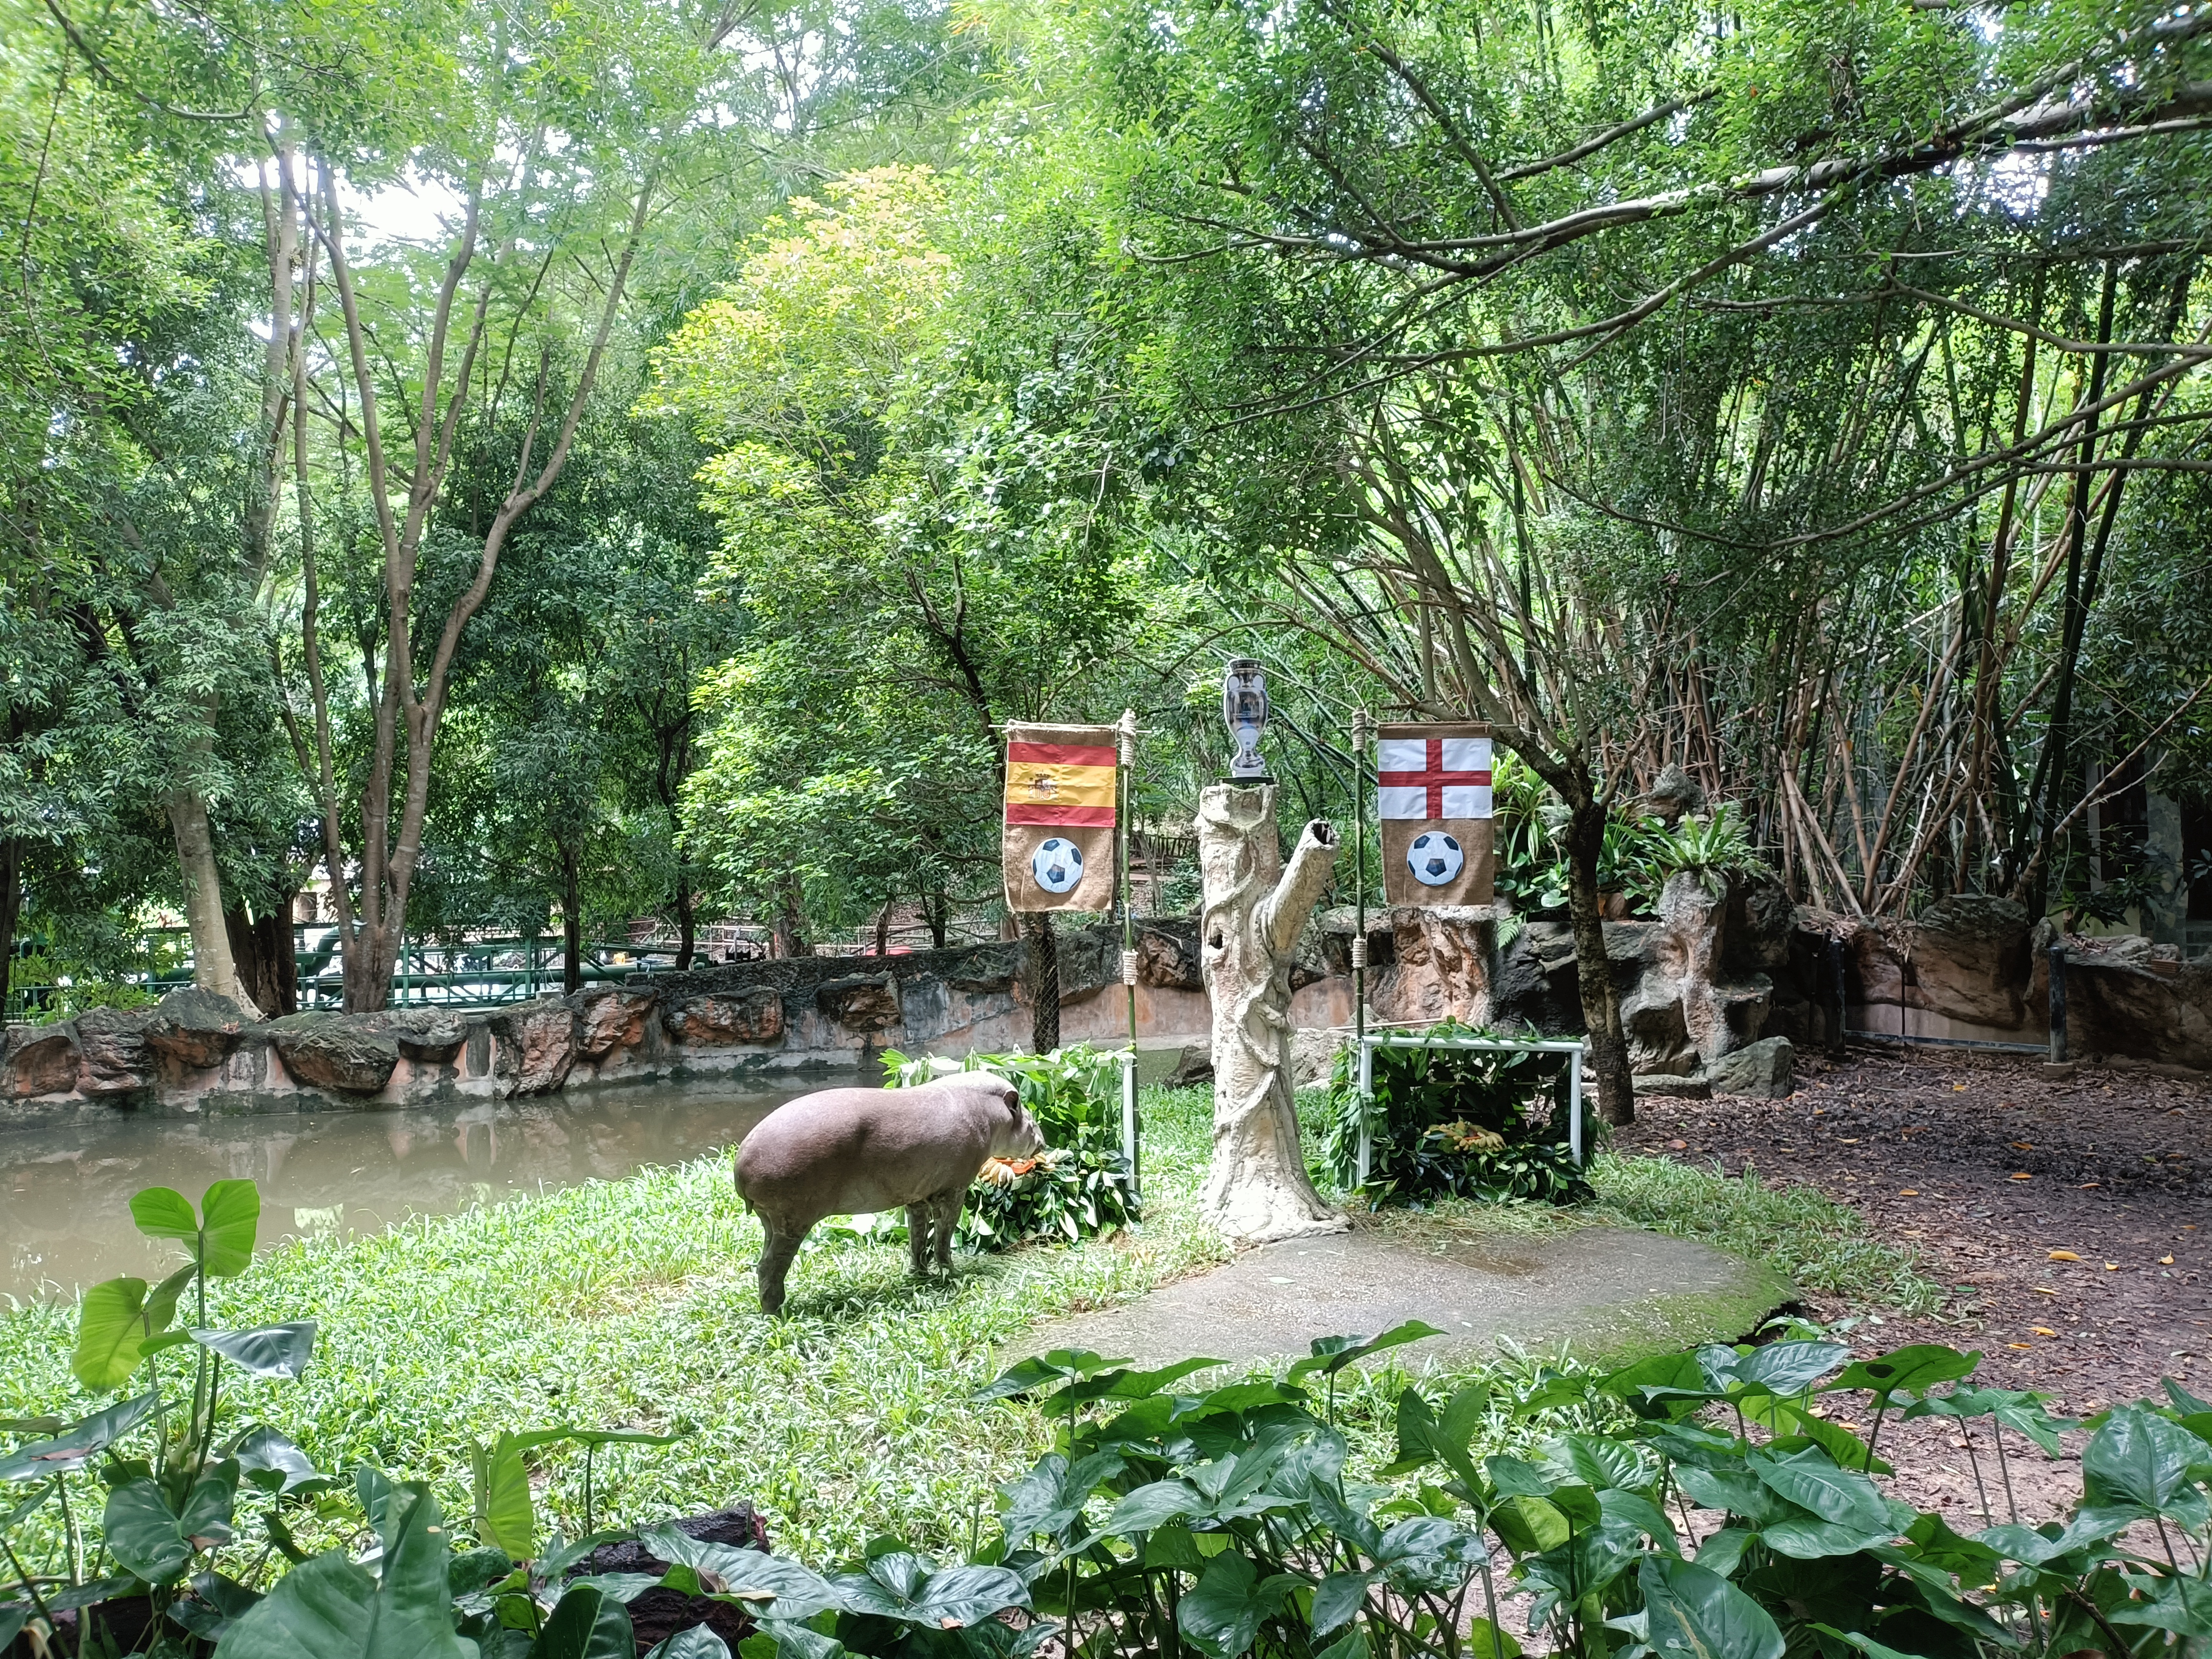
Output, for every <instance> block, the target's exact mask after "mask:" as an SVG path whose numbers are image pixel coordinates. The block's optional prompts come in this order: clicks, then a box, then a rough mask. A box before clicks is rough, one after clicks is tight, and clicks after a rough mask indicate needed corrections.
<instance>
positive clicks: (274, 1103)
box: [0, 876, 2212, 1122]
mask: <svg viewBox="0 0 2212 1659" xmlns="http://www.w3.org/2000/svg"><path fill="white" fill-rule="evenodd" d="M1357 926H1358V922H1357V920H1356V918H1355V915H1354V913H1353V912H1352V910H1351V908H1349V907H1338V908H1335V909H1333V910H1329V911H1327V912H1325V913H1323V914H1322V915H1321V916H1320V917H1318V918H1316V923H1315V926H1314V927H1312V928H1311V929H1310V931H1309V933H1308V934H1307V937H1306V939H1305V941H1304V944H1303V945H1302V946H1301V949H1300V952H1299V957H1298V961H1297V965H1296V967H1295V969H1293V972H1292V975H1291V984H1292V987H1293V990H1294V995H1293V998H1292V1001H1291V1018H1292V1020H1293V1022H1294V1023H1295V1024H1296V1025H1297V1027H1298V1028H1299V1029H1300V1030H1306V1031H1310V1032H1313V1033H1317V1034H1321V1036H1322V1038H1324V1039H1325V1040H1322V1041H1319V1042H1306V1043H1304V1045H1303V1046H1302V1048H1301V1050H1300V1066H1301V1075H1302V1076H1305V1075H1310V1074H1312V1073H1315V1072H1316V1071H1319V1070H1325V1068H1326V1066H1327V1063H1328V1054H1329V1053H1330V1052H1331V1051H1332V1050H1333V1048H1334V1046H1337V1045H1338V1044H1340V1042H1341V1041H1342V1037H1343V1034H1344V1032H1346V1030H1348V1029H1349V1027H1350V1026H1351V1024H1352V1014H1353V1005H1352V979H1351V943H1352V935H1353V933H1354V931H1355V929H1356V927H1357ZM1501 935H1503V937H1504V945H1503V946H1502V947H1501V945H1500V944H1499V939H1500V937H1501ZM2054 937H2055V935H2054V934H2052V933H2051V928H2050V924H2049V923H2047V922H2046V923H2042V924H2034V925H2032V924H2031V923H2030V921H2029V919H2028V917H2027V913H2026V911H2025V910H2024V909H2022V908H2021V907H2020V906H2018V905H2016V904H2011V903H2009V902H2008V901H2005V900H2002V899H1988V898H1982V897H1978V896H1969V897H1966V898H1960V899H1954V900H1951V901H1949V902H1947V903H1945V904H1942V905H1939V906H1937V907H1935V908H1932V909H1930V910H1929V911H1928V912H1927V913H1926V914H1925V915H1923V916H1922V917H1921V918H1920V919H1919V921H1917V922H1911V923H1882V924H1879V925H1877V924H1873V923H1869V922H1864V921H1856V920H1853V919H1850V918H1844V917H1838V916H1832V915H1826V914H1824V913H1821V912H1817V911H1813V910H1808V909H1805V908H1795V909H1793V908H1792V907H1791V906H1790V903H1789V902H1788V899H1787V897H1786V896H1785V895H1784V893H1783V892H1782V890H1781V889H1780V888H1779V887H1778V885H1776V884H1773V883H1772V882H1771V881H1758V880H1752V881H1745V880H1741V879H1735V880H1731V881H1730V882H1729V884H1727V886H1726V887H1725V889H1724V890H1720V891H1717V892H1712V891H1708V890H1706V889H1705V887H1704V886H1702V885H1701V884H1699V882H1698V881H1697V879H1696V878H1693V877H1689V876H1679V877H1677V878H1674V880H1673V881H1672V882H1670V883H1668V886H1667V888H1666V890H1665V891H1664V893H1663V894H1662V898H1661V902H1660V914H1659V915H1658V916H1657V917H1656V918H1654V919H1651V920H1648V921H1619V922H1607V924H1606V925H1605V941H1606V953H1607V959H1608V961H1609V963H1610V964H1611V967H1612V971H1613V983H1614V986H1615V988H1616V989H1617V991H1618V992H1619V994H1620V999H1621V1014H1622V1018H1623V1021H1624V1023H1625V1024H1626V1026H1627V1029H1628V1036H1629V1042H1630V1052H1631V1057H1632V1061H1633V1064H1634V1066H1635V1069H1636V1072H1637V1075H1638V1088H1639V1089H1643V1090H1644V1091H1647V1092H1668V1093H1675V1094H1684V1093H1687V1094H1698V1093H1703V1092H1706V1091H1711V1090H1716V1089H1717V1090H1722V1091H1726V1092H1730V1093H1773V1092H1787V1091H1788V1088H1789V1074H1790V1050H1791V1049H1792V1048H1805V1047H1808V1046H1811V1047H1822V1046H1828V1045H1830V1044H1832V1043H1833V1042H1835V1041H1836V1040H1837V1038H1838V1020H1839V1019H1840V1020H1841V1022H1842V1024H1843V1028H1844V1029H1846V1030H1872V1031H1876V1032H1884V1033H1901V1034H1903V1035H1905V1036H1922V1037H1929V1036H1936V1037H1944V1036H1952V1037H1968V1038H1985V1039H1995V1040H1997V1041H2002V1042H2023V1043H2040V1042H2044V1041H2045V1038H2046V1036H2047V1034H2048V1022H2047V1018H2046V1010H2047V1006H2048V996H2049V983H2048V969H2047V960H2048V956H2047V946H2048V945H2049V944H2050V943H2051V941H2052V939H2054ZM2065 944H2066V946H2067V959H2068V968H2067V999H2068V1026H2069V1046H2070V1048H2071V1051H2072V1053H2073V1054H2075V1055H2076V1056H2078V1057H2086V1058H2091V1059H2097V1058H2110V1059H2113V1060H2118V1061H2122V1062H2127V1061H2133V1062H2136V1063H2142V1064H2152V1065H2160V1066H2179V1067H2183V1068H2187V1069H2190V1070H2192V1071H2212V959H2199V960H2198V961H2196V962H2193V963H2184V962H2182V961H2180V960H2179V951H2177V950H2176V949H2175V947H2173V946H2172V945H2152V944H2151V943H2150V942H2149V941H2148V940H2145V939H2080V938H2071V937H2069V939H2066V941H2065ZM1059 945H1060V985H1061V993H1060V1000H1061V1007H1060V1034H1061V1038H1062V1040H1063V1041H1064V1042H1071V1043H1073V1042H1095V1043H1099V1044H1115V1043H1119V1042H1123V1041H1125V1040H1126V1036H1127V1030H1128V1003H1127V997H1126V994H1125V992H1124V990H1123V988H1122V986H1121V960H1120V958H1121V933H1120V930H1119V929H1118V928H1115V927H1091V928H1086V929H1083V930H1080V931H1077V932H1073V933H1067V934H1065V935H1063V936H1062V937H1061V939H1060V942H1059ZM1022 950H1023V947H1022V946H1021V945H1018V944H1011V943H1010V944H994V945H971V946H968V947H964V948H962V949H957V950H950V951H915V952H914V953H912V954H910V955H907V956H895V957H881V958H876V957H800V958H799V959H796V960H793V961H783V962H765V963H738V964H733V965H731V966H727V967H717V968H709V969H700V970H697V971H695V972H691V973H685V974H664V975H658V976H656V977H654V978H652V979H650V980H647V979H644V978H642V977H641V978H638V979H635V980H632V981H629V982H627V983H624V984H621V985H601V986H595V987H592V988H590V989H588V990H586V991H583V992H580V993H579V994H576V995H574V996H545V997H540V998H538V1000H536V1001H534V1002H528V1003H522V1004H519V1005H515V1006H508V1007H503V1008H498V1009H494V1010H489V1011H483V1012H447V1011H444V1010H441V1009H424V1008H410V1009H405V1010H401V1011H397V1012H391V1013H384V1014H365V1015H346V1014H337V1013H325V1012H313V1013H303V1014H294V1015H290V1016H289V1017H287V1018H283V1019H276V1020H270V1021H266V1022H263V1023H259V1024H250V1023H247V1022H246V1021H245V1020H244V1019H243V1018H241V1016H240V1011H239V1010H238V1008H237V1006H235V1005H234V1004H233V1003H231V1002H229V1001H228V1000H225V999H223V998H221V997H216V996H213V995H211V994H208V993H206V992H203V991H199V990H196V989H186V990H181V991H177V992H173V993H172V994H170V995H169V996H167V997H166V998H164V999H163V1000H161V1002H160V1003H159V1004H157V1005H155V1006H154V1007H152V1008H149V1009H140V1010H135V1011H131V1012H122V1011H118V1010H114V1009H95V1010H94V1011H92V1012H88V1013H86V1014H84V1015H82V1016H80V1017H79V1018H76V1019H74V1020H64V1021H62V1022H59V1023H58V1024H51V1025H43V1026H18V1027H14V1028H11V1029H10V1030H9V1031H8V1033H7V1036H6V1041H5V1043H4V1045H0V1122H4V1121H8V1120H9V1118H15V1119H18V1120H20V1119H21V1118H24V1117H26V1116H29V1115H40V1114H46V1113H63V1114H65V1113H68V1112H72V1111H77V1110H82V1109H88V1108H93V1107H100V1106H107V1107H119V1108H129V1109H137V1110H144V1111H153V1112H157V1113H166V1114H175V1115H187V1114H191V1113H197V1112H254V1111H295V1110H318V1109H325V1108H328V1107H331V1106H351V1107H377V1106H399V1105H407V1104H414V1103H430V1102H437V1101H449V1100H457V1099H470V1098H505V1097H513V1096H532V1095H549V1094H552V1093H555V1092H556V1091H562V1090H568V1089H584V1088H591V1087H597V1086H601V1085H623V1084H629V1083H647V1082H653V1081H658V1080H666V1081H671V1082H686V1081H696V1080H701V1079H714V1078H720V1077H727V1078H731V1079H738V1078H740V1077H746V1076H757V1077H762V1078H763V1079H765V1078H768V1077H773V1076H775V1075H779V1074H791V1073H801V1074H803V1073H850V1072H852V1071H853V1070H854V1068H856V1067H861V1066H867V1065H870V1064H872V1061H873V1060H874V1059H875V1057H876V1056H877V1055H878V1054H881V1053H882V1052H883V1051H884V1049H886V1048H901V1049H906V1050H908V1051H925V1050H926V1051H929V1052H933V1053H939V1054H965V1053H967V1052H969V1050H971V1049H1003V1048H1024V1047H1026V1046H1027V1044H1028V1041H1029V1034H1030V1010H1029V1007H1028V1005H1027V1002H1026V1000H1025V997H1024V992H1023V990H1022V986H1023V982H1024V976H1023V975H1022V972H1021V967H1022ZM1137 959H1138V986H1137V1029H1138V1036H1139V1042H1140V1043H1143V1044H1145V1045H1146V1046H1148V1047H1152V1046H1174V1045H1176V1044H1180V1043H1192V1044H1197V1045H1200V1048H1201V1052H1202V1045H1203V1043H1204V1042H1205V1033H1206V1030H1207V1027H1208V1019H1207V1009H1206V993H1205V990H1204V988H1203V986H1202V984H1201V982H1200V978H1199V969H1198V937H1197V928H1196V924H1195V923H1194V922H1193V921H1147V922H1146V923H1145V924H1143V926H1142V927H1141V928H1140V929H1139V935H1138V952H1137ZM1368 962H1369V969H1368V986H1367V989H1368V1012H1369V1018H1370V1021H1371V1022H1372V1023H1374V1024H1400V1025H1426V1024H1432V1023H1433V1022H1435V1021H1437V1020H1439V1019H1442V1018H1446V1017H1450V1018H1457V1019H1461V1020H1463V1021H1466V1022H1467V1023H1468V1024H1494V1025H1498V1026H1502V1027H1507V1028H1513V1029H1528V1028H1531V1027H1533V1028H1534V1029H1535V1030H1539V1031H1541V1032H1544V1033H1546V1034H1548V1035H1560V1036H1565V1035H1572V1034H1575V1033H1577V1032H1579V1031H1581V1030H1582V1029H1583V1020H1582V1006H1581V1001H1580V998H1579V994H1578V992H1577V975H1576V968H1575V959H1574V942H1573V939H1572V938H1571V935H1570V934H1569V933H1568V930H1567V927H1566V924H1565V922H1562V921H1549V920H1545V919H1541V918H1538V919H1534V920H1531V921H1525V922H1521V923H1519V924H1518V925H1516V924H1515V923H1514V921H1513V919H1512V918H1511V917H1510V915H1509V914H1508V913H1506V912H1505V911H1504V910H1503V909H1500V908H1486V909H1480V910H1413V909H1405V910H1396V911H1391V910H1378V911H1376V912H1374V913H1372V914H1370V916H1369V917H1368ZM1838 965H1839V966H1840V973H1838V971H1837V969H1838Z"/></svg>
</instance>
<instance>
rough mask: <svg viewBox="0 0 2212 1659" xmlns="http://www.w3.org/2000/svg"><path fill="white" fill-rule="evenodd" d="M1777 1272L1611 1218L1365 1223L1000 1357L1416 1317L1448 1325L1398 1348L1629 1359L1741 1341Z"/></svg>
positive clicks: (1133, 1355) (1213, 1350)
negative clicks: (1457, 1236)
mask: <svg viewBox="0 0 2212 1659" xmlns="http://www.w3.org/2000/svg"><path fill="white" fill-rule="evenodd" d="M1792 1294H1793V1293H1792V1291H1790V1286H1789V1285H1787V1284H1786V1283H1785V1282H1784V1280H1783V1279H1781V1278H1780V1277H1778V1275H1777V1274H1775V1273H1773V1272H1772V1271H1771V1270H1770V1269H1768V1268H1765V1267H1758V1266H1754V1265H1753V1264H1752V1263H1750V1262H1747V1261H1742V1260H1741V1259H1739V1258H1737V1257H1735V1256H1732V1255H1727V1254H1725V1253H1723V1252H1722V1251H1720V1250H1717V1249H1712V1248H1711V1247H1710V1246H1708V1245H1704V1244H1696V1243H1690V1242H1689V1241H1687V1240H1685V1239H1679V1238H1668V1237H1662V1236H1660V1235H1658V1234H1656V1233H1645V1232H1638V1231H1629V1230H1626V1229H1622V1228H1617V1227H1586V1228H1583V1229H1582V1230H1581V1231H1577V1232H1571V1233H1565V1234H1561V1235H1559V1236H1558V1237H1539V1238H1501V1239H1498V1240H1497V1241H1495V1242H1494V1243H1489V1244H1486V1245H1465V1244H1457V1243H1455V1244H1452V1245H1450V1246H1448V1247H1445V1248H1443V1249H1439V1250H1437V1251H1433V1252H1432V1251H1429V1250H1425V1249H1419V1248H1416V1247H1413V1246H1409V1245H1407V1244H1404V1243H1394V1242H1392V1241H1391V1240H1390V1239H1389V1238H1387V1237H1384V1236H1383V1235H1382V1234H1381V1233H1379V1232H1374V1231H1354V1232H1350V1233H1337V1234H1333V1235H1326V1236H1323V1237H1317V1238H1303V1239H1293V1240H1291V1241H1289V1242H1288V1243H1281V1244H1271V1245H1268V1246H1267V1247H1265V1248H1264V1249H1256V1250H1250V1251H1247V1252H1245V1253H1244V1254H1243V1255H1239V1256H1237V1259H1236V1260H1235V1261H1231V1262H1229V1263H1228V1264H1227V1265H1225V1266H1224V1267H1218V1268H1216V1269H1215V1270H1214V1271H1213V1272H1212V1273H1201V1274H1199V1275H1197V1276H1196V1277H1194V1278H1191V1279H1180V1280H1178V1281H1176V1283H1175V1284H1172V1285H1165V1286H1163V1287H1162V1288H1161V1289H1159V1290H1157V1291H1152V1292H1150V1293H1149V1294H1147V1295H1146V1296H1142V1297H1138V1298H1137V1299H1136V1300H1134V1301H1133V1302H1130V1303H1128V1304H1124V1305H1123V1306H1121V1307H1118V1308H1107V1309H1101V1310H1097V1311H1095V1312H1091V1313H1086V1314H1079V1315H1077V1316H1073V1317H1072V1318H1068V1319H1060V1320H1054V1321H1053V1322H1051V1323H1049V1324H1047V1325H1044V1326H1042V1327H1040V1328H1037V1329H1036V1330H1034V1331H1032V1332H1030V1334H1028V1335H1027V1336H1025V1337H1024V1338H1023V1339H1022V1340H1021V1341H1020V1342H1019V1343H1018V1344H1017V1345H1014V1346H1010V1347H1009V1348H1008V1349H1007V1350H1006V1357H1007V1358H1009V1359H1012V1358H1018V1357H1019V1356H1020V1355H1024V1354H1034V1353H1042V1352H1046V1351H1048V1350H1049V1349H1052V1348H1090V1349H1093V1350H1095V1351H1097V1352H1100V1353H1103V1354H1106V1355H1108V1356H1109V1357H1110V1358H1124V1357H1126V1358H1130V1359H1133V1360H1134V1361H1135V1362H1137V1363H1138V1364H1140V1365H1146V1366H1152V1365H1162V1364H1168V1363H1169V1362H1170V1361H1173V1360H1176V1359H1182V1358H1187V1357H1189V1356H1191V1355H1195V1354H1210V1355H1212V1356H1214V1357H1215V1358H1220V1359H1223V1360H1226V1361H1232V1362H1236V1363H1239V1364H1242V1363H1243V1362H1246V1361H1249V1360H1254V1359H1266V1358H1279V1357H1283V1356H1292V1357H1295V1356H1299V1355H1303V1354H1304V1353H1305V1352H1307V1345H1308V1344H1309V1343H1310V1342H1311V1341H1312V1340H1313V1339H1314V1338H1316V1337H1317V1336H1332V1335H1338V1334H1350V1333H1357V1334H1360V1335H1362V1336H1372V1335H1375V1334H1376V1333H1378V1332H1381V1331H1386V1330H1389V1328H1392V1327H1393V1326H1395V1325H1399V1324H1402V1323H1403V1322H1405V1321H1407V1320H1409V1319H1425V1320H1426V1321H1427V1322H1429V1323H1430V1324H1431V1325H1434V1326H1435V1327H1437V1328H1438V1329H1439V1330H1441V1331H1443V1332H1444V1333H1446V1334H1444V1335H1443V1336H1441V1337H1431V1338H1430V1339H1428V1340H1425V1341H1423V1342H1420V1343H1419V1344H1417V1345H1415V1346H1412V1347H1407V1348H1402V1349H1400V1350H1398V1351H1397V1352H1396V1353H1395V1355H1394V1356H1393V1357H1394V1358H1396V1359H1398V1360H1399V1361H1400V1362H1401V1363H1402V1364H1407V1365H1408V1366H1412V1367H1415V1368H1418V1367H1419V1366H1420V1365H1421V1364H1423V1363H1424V1361H1425V1359H1427V1358H1440V1357H1444V1356H1453V1357H1466V1358H1480V1357H1483V1356H1486V1355H1489V1354H1492V1353H1494V1352H1496V1350H1497V1346H1498V1342H1499V1340H1501V1339H1503V1340H1510V1341H1511V1342H1513V1343H1516V1344H1517V1345H1519V1346H1522V1347H1523V1348H1526V1349H1529V1350H1532V1351H1535V1352H1555V1351H1556V1350H1557V1349H1558V1348H1559V1346H1560V1345H1561V1344H1562V1343H1569V1344H1571V1345H1572V1346H1573V1347H1574V1350H1575V1351H1576V1352H1577V1353H1578V1354H1579V1355H1581V1356H1582V1357H1583V1358H1593V1359H1599V1358H1620V1359H1623V1360H1626V1359H1628V1358H1635V1357H1637V1356H1638V1355H1641V1354H1645V1353H1654V1352H1661V1351H1662V1350H1665V1349H1668V1348H1675V1347H1686V1346H1691V1345H1693V1344H1696V1343H1699V1342H1712V1341H1733V1340H1737V1339H1739V1338H1741V1337H1742V1336H1743V1335H1744V1334H1747V1333H1748V1332H1750V1331H1752V1330H1753V1329H1754V1328H1757V1327H1758V1326H1759V1324H1760V1322H1763V1321H1764V1320H1765V1317H1766V1316H1767V1315H1768V1314H1770V1313H1771V1312H1772V1311H1773V1310H1775V1309H1776V1308H1778V1307H1779V1306H1781V1305H1782V1304H1784V1303H1786V1302H1788V1301H1790V1299H1791V1297H1792Z"/></svg>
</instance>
